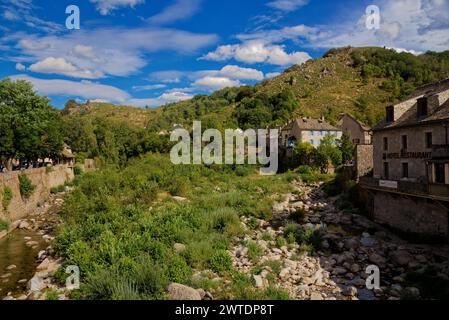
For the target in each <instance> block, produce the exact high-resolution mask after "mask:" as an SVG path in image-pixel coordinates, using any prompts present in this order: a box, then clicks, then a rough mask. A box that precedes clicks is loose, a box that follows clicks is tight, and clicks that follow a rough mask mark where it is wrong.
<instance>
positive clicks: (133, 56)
mask: <svg viewBox="0 0 449 320" xmlns="http://www.w3.org/2000/svg"><path fill="white" fill-rule="evenodd" d="M100 39H101V40H100ZM216 40H217V36H216V35H211V34H195V33H191V32H186V31H181V30H175V29H166V28H151V27H142V28H134V29H128V28H119V27H116V28H100V29H82V30H78V31H77V32H69V33H64V34H63V35H61V36H54V35H46V36H41V35H37V34H34V35H29V34H23V33H20V32H18V33H15V34H10V35H8V36H5V37H3V38H1V39H0V45H2V44H6V45H8V46H15V47H16V49H18V51H19V53H18V54H17V55H16V57H13V58H17V60H16V62H18V61H19V58H20V62H29V63H37V62H39V61H42V60H44V59H46V58H49V57H63V58H64V59H65V60H66V61H67V62H68V63H70V64H72V65H74V66H76V67H77V68H79V69H80V70H91V71H92V73H94V74H100V73H102V74H104V75H113V76H128V75H130V74H133V73H136V72H138V71H140V70H141V68H143V67H144V66H145V65H146V64H147V63H148V59H147V58H146V57H145V55H147V54H149V53H153V52H160V51H174V52H177V53H180V54H186V55H188V54H192V53H195V52H196V51H197V50H198V49H200V48H203V47H205V46H209V45H211V44H213V43H215V42H216Z"/></svg>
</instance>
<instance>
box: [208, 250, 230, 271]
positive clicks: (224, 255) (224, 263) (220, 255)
mask: <svg viewBox="0 0 449 320" xmlns="http://www.w3.org/2000/svg"><path fill="white" fill-rule="evenodd" d="M209 267H210V268H211V269H212V270H213V271H216V272H224V271H231V270H232V258H231V257H230V256H229V254H228V252H227V251H226V250H217V251H215V253H214V254H213V256H212V258H211V259H210V261H209Z"/></svg>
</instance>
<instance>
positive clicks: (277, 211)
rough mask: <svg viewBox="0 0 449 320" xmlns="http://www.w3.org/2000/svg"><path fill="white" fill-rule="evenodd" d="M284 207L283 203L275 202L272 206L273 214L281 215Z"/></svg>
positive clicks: (284, 209)
mask: <svg viewBox="0 0 449 320" xmlns="http://www.w3.org/2000/svg"><path fill="white" fill-rule="evenodd" d="M286 209H287V208H286V205H285V204H284V203H279V202H276V203H274V204H273V213H274V214H281V213H284V212H285V211H286Z"/></svg>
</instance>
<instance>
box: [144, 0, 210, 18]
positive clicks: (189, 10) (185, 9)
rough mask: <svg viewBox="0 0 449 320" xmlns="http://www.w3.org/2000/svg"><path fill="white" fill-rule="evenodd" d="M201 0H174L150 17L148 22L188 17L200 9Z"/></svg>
mask: <svg viewBox="0 0 449 320" xmlns="http://www.w3.org/2000/svg"><path fill="white" fill-rule="evenodd" d="M200 3H201V0H176V1H175V2H174V3H173V4H171V5H170V6H168V7H166V8H165V9H164V10H162V12H160V13H158V14H156V15H154V16H152V17H150V18H149V19H148V21H149V22H151V23H154V24H166V23H172V22H175V21H178V20H183V19H187V18H190V17H191V16H193V15H194V14H195V13H196V12H198V10H199V9H200Z"/></svg>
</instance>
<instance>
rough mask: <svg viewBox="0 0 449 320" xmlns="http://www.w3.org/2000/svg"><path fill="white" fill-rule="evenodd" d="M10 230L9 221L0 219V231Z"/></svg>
mask: <svg viewBox="0 0 449 320" xmlns="http://www.w3.org/2000/svg"><path fill="white" fill-rule="evenodd" d="M8 228H9V221H6V220H3V219H0V231H3V230H8Z"/></svg>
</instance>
